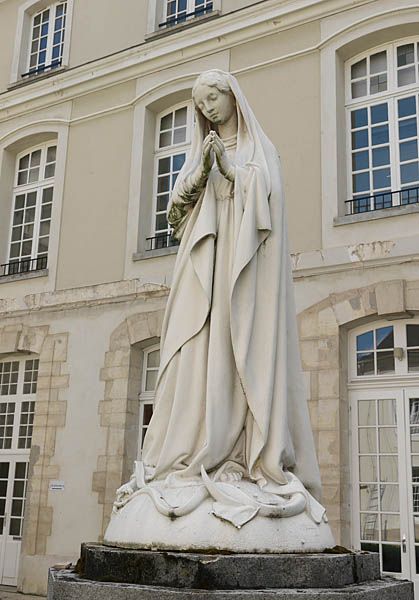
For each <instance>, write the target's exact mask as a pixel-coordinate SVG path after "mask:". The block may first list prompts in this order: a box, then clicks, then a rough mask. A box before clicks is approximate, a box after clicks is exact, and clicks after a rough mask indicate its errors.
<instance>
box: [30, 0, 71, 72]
mask: <svg viewBox="0 0 419 600" xmlns="http://www.w3.org/2000/svg"><path fill="white" fill-rule="evenodd" d="M66 18H67V0H61V1H60V2H55V3H53V4H50V5H49V6H48V7H47V8H44V9H43V10H41V11H39V12H37V13H35V14H34V15H32V20H31V28H30V31H31V33H30V47H29V56H28V65H27V72H26V73H24V74H23V77H24V76H26V75H34V74H37V73H43V72H44V71H48V70H50V69H54V68H55V67H59V66H60V65H61V63H62V58H63V50H64V38H65V29H66Z"/></svg>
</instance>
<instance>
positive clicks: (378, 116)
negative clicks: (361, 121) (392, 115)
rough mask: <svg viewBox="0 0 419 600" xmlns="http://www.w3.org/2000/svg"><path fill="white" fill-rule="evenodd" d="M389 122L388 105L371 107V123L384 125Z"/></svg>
mask: <svg viewBox="0 0 419 600" xmlns="http://www.w3.org/2000/svg"><path fill="white" fill-rule="evenodd" d="M384 121H388V107H387V103H385V104H378V105H377V106H372V107H371V123H373V124H375V123H383V122H384Z"/></svg>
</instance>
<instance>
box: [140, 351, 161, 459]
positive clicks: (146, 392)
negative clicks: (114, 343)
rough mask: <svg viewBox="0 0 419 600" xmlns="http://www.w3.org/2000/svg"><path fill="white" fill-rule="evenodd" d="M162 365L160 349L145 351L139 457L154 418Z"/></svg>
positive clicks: (141, 393)
mask: <svg viewBox="0 0 419 600" xmlns="http://www.w3.org/2000/svg"><path fill="white" fill-rule="evenodd" d="M159 365H160V348H159V347H158V346H153V347H152V348H148V349H147V350H145V351H144V362H143V373H142V377H141V392H140V394H139V400H140V414H139V439H138V455H139V456H141V450H142V447H143V443H144V437H145V434H146V432H147V428H148V425H149V423H150V420H151V417H152V416H153V407H154V393H155V389H156V383H157V375H158V372H159Z"/></svg>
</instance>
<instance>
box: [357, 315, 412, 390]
mask: <svg viewBox="0 0 419 600" xmlns="http://www.w3.org/2000/svg"><path fill="white" fill-rule="evenodd" d="M406 325H419V319H415V318H412V319H397V320H394V321H387V320H382V321H373V322H372V323H369V324H367V325H363V326H362V327H358V328H357V329H354V330H352V331H351V332H350V333H349V336H348V342H349V354H348V355H349V372H348V377H349V383H350V384H353V385H355V386H357V385H358V384H359V385H360V386H364V385H365V384H368V383H371V384H372V383H376V382H377V381H380V382H381V381H387V382H391V381H393V382H396V383H397V381H398V380H399V379H400V380H401V379H402V380H403V381H405V380H406V379H412V380H416V381H419V371H418V372H415V371H411V372H409V371H408V362H407V333H406V332H407V328H406ZM389 326H392V327H393V331H394V348H397V349H402V356H401V358H397V354H398V353H399V351H397V352H396V356H395V358H394V367H395V371H394V373H385V374H377V375H358V374H357V360H356V358H357V356H356V355H357V350H356V339H357V337H358V336H359V335H362V334H363V333H366V332H368V331H371V330H376V329H379V328H380V327H389ZM409 348H410V347H409Z"/></svg>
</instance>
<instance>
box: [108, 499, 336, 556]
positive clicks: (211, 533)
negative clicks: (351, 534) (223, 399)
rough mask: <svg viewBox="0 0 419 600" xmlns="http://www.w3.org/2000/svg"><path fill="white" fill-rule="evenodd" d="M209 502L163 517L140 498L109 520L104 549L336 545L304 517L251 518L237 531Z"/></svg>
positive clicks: (323, 527) (310, 548) (317, 548)
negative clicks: (177, 515)
mask: <svg viewBox="0 0 419 600" xmlns="http://www.w3.org/2000/svg"><path fill="white" fill-rule="evenodd" d="M212 506H213V500H212V499H210V498H208V499H207V500H205V501H204V502H202V504H201V505H200V506H199V507H198V508H196V509H195V510H194V511H193V512H191V513H190V514H188V515H185V516H182V517H176V518H172V519H170V518H168V517H166V516H164V515H162V514H160V513H159V512H158V511H157V510H156V508H155V506H154V503H153V502H152V500H151V499H150V498H149V497H148V496H147V495H145V494H143V495H139V496H136V497H134V498H133V499H132V500H131V501H130V502H128V504H126V505H125V506H124V507H123V508H122V509H121V510H119V511H118V513H117V514H113V515H112V519H111V522H110V524H109V526H108V529H107V531H106V534H105V540H104V543H105V544H109V545H111V546H118V547H122V548H144V549H150V550H187V551H189V552H196V551H202V552H211V553H212V552H242V553H283V552H287V553H289V552H322V551H323V550H325V549H326V548H331V547H333V546H334V545H335V542H334V539H333V535H332V532H331V530H330V527H329V525H328V523H326V522H324V521H322V522H321V523H320V524H319V525H318V524H317V523H315V522H314V521H313V520H312V519H311V518H310V517H309V515H308V514H307V513H306V512H303V513H301V514H299V515H296V516H294V517H287V518H268V517H261V516H259V515H256V517H254V518H253V519H252V520H251V521H249V522H248V523H246V524H245V525H243V527H241V528H240V529H238V528H237V527H235V526H234V525H232V524H231V523H228V522H225V521H223V520H221V519H219V518H217V517H215V516H214V514H213V513H212Z"/></svg>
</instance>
